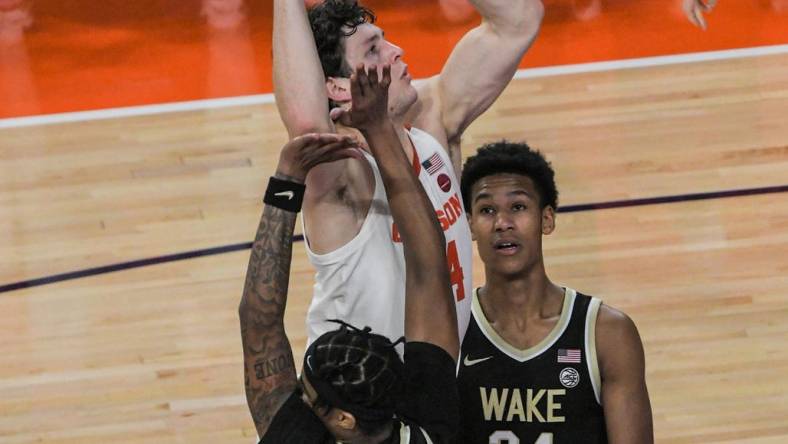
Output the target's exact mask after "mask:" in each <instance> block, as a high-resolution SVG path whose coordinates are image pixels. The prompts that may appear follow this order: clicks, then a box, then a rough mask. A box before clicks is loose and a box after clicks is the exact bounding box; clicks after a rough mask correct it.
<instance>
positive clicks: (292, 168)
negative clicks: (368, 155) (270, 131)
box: [276, 133, 363, 182]
mask: <svg viewBox="0 0 788 444" xmlns="http://www.w3.org/2000/svg"><path fill="white" fill-rule="evenodd" d="M349 157H353V158H363V154H362V153H361V151H360V150H359V148H358V143H357V142H356V141H355V140H354V139H353V138H351V137H350V136H341V135H339V134H333V133H322V134H305V135H303V136H299V137H296V138H294V139H292V140H291V141H289V142H287V143H286V144H285V146H284V147H283V148H282V152H281V153H280V154H279V165H278V166H277V168H276V172H277V173H279V174H283V175H286V176H289V177H291V178H292V179H294V180H298V181H300V182H304V180H305V179H306V174H307V173H308V172H309V170H311V169H312V168H314V167H315V166H316V165H319V164H321V163H325V162H334V161H336V160H340V159H347V158H349Z"/></svg>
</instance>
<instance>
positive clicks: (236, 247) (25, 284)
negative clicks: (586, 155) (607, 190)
mask: <svg viewBox="0 0 788 444" xmlns="http://www.w3.org/2000/svg"><path fill="white" fill-rule="evenodd" d="M786 191H788V185H778V186H773V187H763V188H747V189H743V190H725V191H712V192H708V193H693V194H679V195H675V196H659V197H647V198H642V199H628V200H616V201H610V202H597V203H589V204H579V205H567V206H564V207H559V208H558V212H559V213H576V212H580V211H595V210H609V209H613V208H626V207H637V206H644V205H659V204H668V203H677V202H691V201H697V200H711V199H724V198H727V197H742V196H755V195H759V194H773V193H784V192H786ZM303 240H304V236H303V235H301V234H298V235H295V236H293V241H294V242H300V241H303ZM251 247H252V243H251V242H243V243H240V244H232V245H223V246H221V247H214V248H205V249H202V250H193V251H187V252H183V253H176V254H170V255H166V256H158V257H153V258H148V259H139V260H136V261H130V262H121V263H118V264H112V265H105V266H101V267H95V268H88V269H85V270H77V271H72V272H69V273H61V274H55V275H51V276H45V277H42V278H38V279H31V280H26V281H20V282H13V283H11V284H5V285H0V293H6V292H9V291H14V290H22V289H25V288H31V287H38V286H41V285H47V284H54V283H56V282H63V281H69V280H73V279H80V278H84V277H89V276H96V275H99V274H105V273H113V272H116V271H122V270H128V269H131V268H138V267H147V266H149V265H157V264H164V263H167V262H175V261H181V260H186V259H194V258H198V257H204V256H213V255H217V254H224V253H232V252H234V251H241V250H248V249H250V248H251Z"/></svg>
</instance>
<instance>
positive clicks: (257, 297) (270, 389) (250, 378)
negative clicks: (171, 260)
mask: <svg viewBox="0 0 788 444" xmlns="http://www.w3.org/2000/svg"><path fill="white" fill-rule="evenodd" d="M295 220H296V214H295V213H292V212H288V211H284V210H281V209H279V208H276V207H272V206H270V205H266V206H265V209H264V210H263V215H262V218H261V220H260V225H259V226H258V228H257V234H256V236H255V240H254V243H253V244H252V253H251V257H250V258H249V268H248V269H247V272H246V283H245V285H244V291H243V296H242V297H241V303H240V305H239V307H238V313H239V318H240V321H241V342H242V344H243V352H244V370H245V381H246V383H245V384H246V401H247V404H248V405H249V410H250V411H251V413H252V418H253V419H254V423H255V428H256V429H257V433H258V434H259V435H260V437H262V436H263V435H265V433H266V431H267V430H268V427H269V425H270V424H271V420H272V419H273V418H274V416H275V415H276V412H277V411H278V410H279V408H280V407H281V406H282V404H284V402H285V401H286V400H287V398H288V397H289V396H290V394H291V393H292V391H293V389H294V388H295V386H296V373H295V365H294V363H293V351H292V349H291V348H290V341H289V340H288V339H287V335H286V334H285V328H284V312H285V305H286V303H287V286H288V280H289V277H290V260H291V254H292V249H293V240H292V239H293V228H294V226H295Z"/></svg>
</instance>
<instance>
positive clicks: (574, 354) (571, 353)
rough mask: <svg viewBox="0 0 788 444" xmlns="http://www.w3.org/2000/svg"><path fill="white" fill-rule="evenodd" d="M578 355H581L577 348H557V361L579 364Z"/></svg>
mask: <svg viewBox="0 0 788 444" xmlns="http://www.w3.org/2000/svg"><path fill="white" fill-rule="evenodd" d="M580 357H581V353H580V349H579V348H559V349H558V362H569V363H574V364H579V363H580Z"/></svg>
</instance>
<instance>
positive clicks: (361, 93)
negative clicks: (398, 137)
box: [331, 65, 391, 131]
mask: <svg viewBox="0 0 788 444" xmlns="http://www.w3.org/2000/svg"><path fill="white" fill-rule="evenodd" d="M382 71H383V72H382V75H381V77H380V79H378V69H377V67H376V66H374V65H373V66H370V67H369V71H367V70H365V69H364V65H359V66H358V67H357V68H356V71H355V72H354V73H353V75H352V76H351V77H350V94H351V97H352V99H351V105H350V109H349V110H345V109H339V108H337V109H334V110H332V111H331V118H332V119H334V120H335V121H338V122H340V123H341V124H343V125H345V126H351V127H353V128H357V129H359V130H361V131H364V130H369V129H372V128H374V127H378V126H380V125H383V124H385V123H387V122H389V113H388V103H389V85H390V84H391V66H389V65H385V66H383V70H382Z"/></svg>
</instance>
